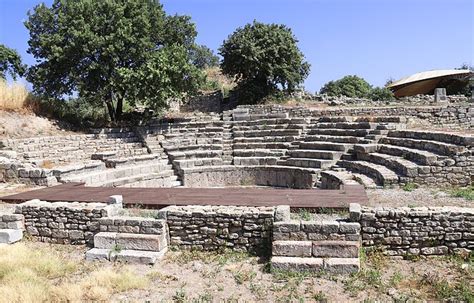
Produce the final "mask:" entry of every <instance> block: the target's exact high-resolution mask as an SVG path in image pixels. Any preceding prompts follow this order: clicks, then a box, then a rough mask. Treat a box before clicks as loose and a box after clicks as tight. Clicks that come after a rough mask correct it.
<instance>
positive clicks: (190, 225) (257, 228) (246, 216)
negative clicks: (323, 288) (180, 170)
mask: <svg viewBox="0 0 474 303" xmlns="http://www.w3.org/2000/svg"><path fill="white" fill-rule="evenodd" d="M274 212H275V209H274V208H273V207H238V206H235V207H234V206H227V207H224V206H169V207H166V208H164V209H162V210H160V217H162V218H166V221H167V224H168V229H169V236H170V242H169V243H170V245H171V246H177V247H179V248H184V249H198V250H218V249H222V248H229V249H233V250H240V251H250V252H263V253H265V252H267V253H268V252H269V251H270V245H271V230H272V225H273V218H274Z"/></svg>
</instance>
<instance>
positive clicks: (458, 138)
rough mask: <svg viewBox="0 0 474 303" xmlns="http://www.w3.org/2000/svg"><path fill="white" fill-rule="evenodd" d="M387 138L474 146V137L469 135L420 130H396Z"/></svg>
mask: <svg viewBox="0 0 474 303" xmlns="http://www.w3.org/2000/svg"><path fill="white" fill-rule="evenodd" d="M388 136H389V137H400V138H411V139H418V140H427V141H438V142H444V143H449V144H452V145H462V146H465V147H472V146H474V136H472V135H471V134H466V135H464V134H452V133H445V132H434V131H422V130H419V131H417V130H396V131H391V132H390V133H389V134H388Z"/></svg>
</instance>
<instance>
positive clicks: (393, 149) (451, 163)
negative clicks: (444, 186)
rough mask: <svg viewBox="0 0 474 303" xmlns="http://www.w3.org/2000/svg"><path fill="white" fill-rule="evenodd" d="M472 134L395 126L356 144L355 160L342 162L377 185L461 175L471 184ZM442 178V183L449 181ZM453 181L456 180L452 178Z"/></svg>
mask: <svg viewBox="0 0 474 303" xmlns="http://www.w3.org/2000/svg"><path fill="white" fill-rule="evenodd" d="M473 138H474V137H472V136H466V135H464V136H463V135H455V134H449V133H440V132H427V131H411V130H395V131H390V132H389V133H388V134H387V137H383V138H381V139H380V140H379V141H378V143H376V144H363V145H355V147H354V157H353V159H352V161H348V160H342V161H339V162H338V165H339V166H341V167H344V168H346V169H348V170H350V171H352V172H357V173H362V174H364V175H367V176H369V177H371V178H373V179H374V180H375V182H376V183H377V185H380V186H384V185H390V184H394V183H408V182H417V183H425V182H426V180H430V181H432V182H434V183H436V182H439V179H443V178H451V179H457V180H458V181H457V183H458V184H460V185H466V184H470V182H471V180H470V179H471V178H472V170H473V166H474V158H473V157H472V156H473V145H474V143H473V142H474V141H473ZM447 181H448V180H446V182H444V181H441V182H440V183H449V182H447ZM450 181H451V183H452V180H450Z"/></svg>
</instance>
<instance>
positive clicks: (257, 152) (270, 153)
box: [233, 149, 286, 157]
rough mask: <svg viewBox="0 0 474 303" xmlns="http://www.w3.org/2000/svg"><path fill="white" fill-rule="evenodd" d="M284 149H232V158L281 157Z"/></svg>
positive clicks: (284, 151)
mask: <svg viewBox="0 0 474 303" xmlns="http://www.w3.org/2000/svg"><path fill="white" fill-rule="evenodd" d="M285 154H286V150H285V149H234V151H233V155H234V157H282V156H284V155H285Z"/></svg>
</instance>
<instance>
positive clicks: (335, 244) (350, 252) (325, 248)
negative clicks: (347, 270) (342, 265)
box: [312, 241, 359, 258]
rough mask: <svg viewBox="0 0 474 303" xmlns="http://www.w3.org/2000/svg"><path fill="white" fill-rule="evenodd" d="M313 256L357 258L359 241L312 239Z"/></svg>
mask: <svg viewBox="0 0 474 303" xmlns="http://www.w3.org/2000/svg"><path fill="white" fill-rule="evenodd" d="M312 251H313V256H315V257H320V258H357V257H358V256H359V242H357V241H314V242H313V246H312Z"/></svg>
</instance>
